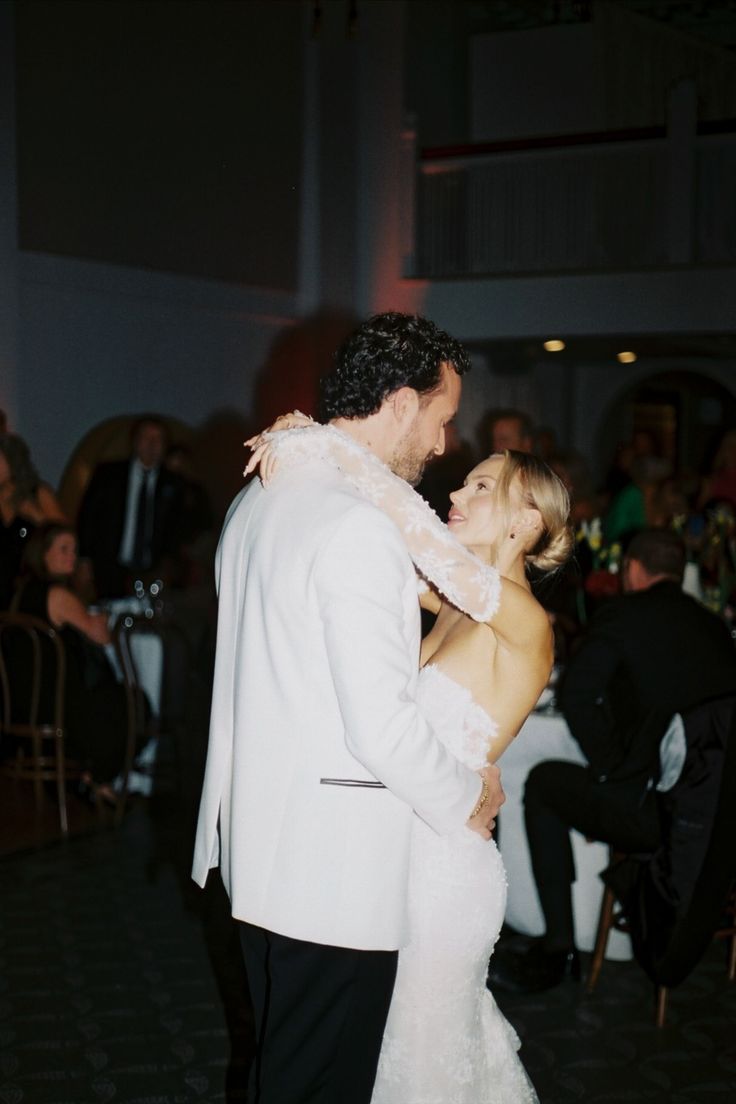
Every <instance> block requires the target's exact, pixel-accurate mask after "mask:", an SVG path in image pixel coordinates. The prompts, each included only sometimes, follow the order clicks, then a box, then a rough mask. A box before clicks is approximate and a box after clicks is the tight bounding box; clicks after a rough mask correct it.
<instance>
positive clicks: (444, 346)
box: [319, 311, 470, 422]
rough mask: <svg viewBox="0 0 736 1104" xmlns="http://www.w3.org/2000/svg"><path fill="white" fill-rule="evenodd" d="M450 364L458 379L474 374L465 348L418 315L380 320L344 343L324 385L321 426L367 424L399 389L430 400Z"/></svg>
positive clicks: (373, 320)
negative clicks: (343, 421) (338, 421)
mask: <svg viewBox="0 0 736 1104" xmlns="http://www.w3.org/2000/svg"><path fill="white" fill-rule="evenodd" d="M445 362H447V363H449V364H451V365H452V367H453V368H454V369H455V371H456V372H457V373H458V375H462V374H463V373H464V372H467V371H468V369H469V368H470V359H469V357H468V354H467V353H466V351H465V349H463V347H462V345H461V344H460V342H459V341H456V340H455V338H454V337H450V335H449V334H447V333H445V332H444V330H440V329H438V327H437V326H435V324H434V322H430V321H429V319H428V318H421V317H420V316H419V315H418V314H399V313H398V312H396V311H389V312H388V313H386V314H376V315H374V317H373V318H369V319H368V321H367V322H364V323H363V324H362V325H361V326H359V327H358V329H357V330H355V332H354V333H352V334H351V335H350V336H349V337H348V338H347V339H346V340H345V341H344V342H343V343H342V345H341V346H340V347H339V349H338V350H337V352H336V353H335V359H334V365H333V369H332V371H331V372H330V374H329V375H327V376H324V377H323V378H322V380H321V381H320V409H319V417H320V421H323V422H328V421H329V420H330V419H331V418H367V417H368V415H370V414H375V413H376V412H377V410H378V409H379V408H380V406H381V403H382V402H383V400H384V399H385V398H387V396H388V395H391V394H392V393H393V392H394V391H398V390H399V388H400V387H412V388H413V389H414V390H415V391H418V392H419V393H420V395H428V394H431V393H432V392H433V391H435V390H436V389H437V388H438V387H439V385H440V382H441V379H442V371H441V366H442V364H444V363H445Z"/></svg>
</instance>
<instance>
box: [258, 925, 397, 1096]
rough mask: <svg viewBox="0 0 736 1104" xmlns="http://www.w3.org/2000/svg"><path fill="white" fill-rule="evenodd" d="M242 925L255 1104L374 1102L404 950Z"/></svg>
mask: <svg viewBox="0 0 736 1104" xmlns="http://www.w3.org/2000/svg"><path fill="white" fill-rule="evenodd" d="M239 927H240V939H241V943H242V945H243V953H244V955H245V965H246V969H247V971H248V983H249V985H250V991H251V997H252V1000H253V1007H254V1013H255V1020H256V1031H257V1034H258V1055H257V1058H256V1061H255V1062H254V1064H253V1068H252V1071H251V1078H250V1085H249V1098H248V1099H249V1104H369V1102H370V1099H371V1094H372V1091H373V1082H374V1080H375V1076H376V1067H377V1064H378V1056H379V1053H380V1050H381V1039H382V1038H383V1029H384V1026H385V1024H386V1017H387V1015H388V1009H389V1005H390V1003H391V994H392V992H393V987H394V979H395V977H396V964H397V960H398V952H397V951H356V950H351V949H349V948H345V947H328V946H323V945H321V944H319V943H304V942H302V941H301V940H298V939H289V938H288V937H287V936H284V935H277V934H275V933H274V932H270V931H266V930H264V929H263V928H256V927H253V926H252V925H251V924H244V923H241V924H240V925H239Z"/></svg>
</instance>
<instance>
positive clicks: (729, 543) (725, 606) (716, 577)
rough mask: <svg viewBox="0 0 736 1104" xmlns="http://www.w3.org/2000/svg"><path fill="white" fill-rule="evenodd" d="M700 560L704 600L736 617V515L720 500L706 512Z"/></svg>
mask: <svg viewBox="0 0 736 1104" xmlns="http://www.w3.org/2000/svg"><path fill="white" fill-rule="evenodd" d="M698 562H699V567H700V580H701V584H702V587H703V601H704V602H705V604H706V605H707V606H708V607H709V608H710V609H712V610H714V611H715V612H716V613H720V614H721V615H722V616H723V617H725V618H726V620H727V621H729V622H733V621H734V619H735V618H736V608H735V607H736V516H735V515H734V511H733V508H732V507H731V506H730V505H729V504H728V503H725V502H719V503H718V504H717V505H716V506H714V507H713V509H710V510H708V511H707V512H706V521H705V528H704V530H703V534H702V537H701V540H700V549H699V556H698Z"/></svg>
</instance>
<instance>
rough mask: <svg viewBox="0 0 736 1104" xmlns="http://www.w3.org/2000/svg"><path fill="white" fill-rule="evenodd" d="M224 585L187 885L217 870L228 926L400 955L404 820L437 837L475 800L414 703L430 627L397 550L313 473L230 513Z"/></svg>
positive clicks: (342, 486) (366, 511) (330, 472)
mask: <svg viewBox="0 0 736 1104" xmlns="http://www.w3.org/2000/svg"><path fill="white" fill-rule="evenodd" d="M217 579H218V591H219V615H218V630H217V653H216V663H215V676H214V687H213V702H212V716H211V722H210V737H209V749H208V756H207V767H206V772H205V779H204V787H203V793H202V801H201V807H200V812H199V823H198V828H197V839H196V845H195V855H194V867H193V871H192V876H193V878H194V879H195V881H196V882H198V883H199V884H200V885H204V882H205V880H206V878H207V871H208V869H209V868H210V867H213V866H216V865H217V864H218V862H219V864H220V867H221V872H222V877H223V881H224V883H225V887H226V889H227V891H228V894H229V896H230V900H231V904H232V911H233V915H234V916H235V917H236V918H238V919H240V920H246V921H249V922H250V923H252V924H256V925H258V926H260V927H264V928H267V929H269V930H271V931H276V932H279V933H281V934H283V935H287V936H291V937H293V938H298V939H303V940H308V941H310V942H315V943H323V944H331V945H334V946H345V947H355V948H363V949H386V950H391V949H395V948H398V947H400V946H402V945H403V944H404V943H405V941H406V938H407V925H406V890H407V874H408V862H409V838H410V824H411V816H412V809H414V810H416V812H417V813H418V814H419V815H420V816H421V817H423V819H424V820H426V821H427V823H429V824H430V825H431V826H432V827H433V828H435V829H436V830H437V831H438V832H440V833H444V832H448V831H451V830H453V829H457V828H458V827H460V826H461V825H462V824H464V822H465V821H466V819H467V817H468V815H469V813H470V811H471V809H472V808H473V805H474V803H475V802H476V800H477V798H478V796H479V792H480V782H479V779H478V776H477V775H476V774H475V773H474V772H472V771H470V770H468V769H467V768H466V767H464V766H463V765H462V764H460V763H459V762H458V760H456V759H455V758H454V756H452V755H451V754H450V753H449V752H448V751H447V750H446V749H445V748H444V746H443V745H442V744H441V743H440V742H439V740H438V739H437V737H436V736H435V735H434V734H433V732H432V731H431V729H430V727H429V725H428V723H427V721H426V720H425V719H424V718H423V717H422V715H421V714H420V713H419V710H418V709H417V706H416V704H415V691H416V682H417V676H418V660H419V644H420V618H419V608H418V603H417V588H416V579H415V574H414V569H413V567H412V564H411V561H410V560H409V557H408V555H407V552H406V549H405V547H404V544H403V541H402V539H401V536H400V534H399V532H398V530H397V529H396V528H395V526H394V525H393V523H392V522H391V521H389V519H388V518H387V517H386V516H385V515H384V514H383V513H382V512H381V511H379V510H378V509H376V508H375V507H374V506H371V505H370V504H368V503H367V502H366V501H365V500H364V499H362V498H361V497H359V495H358V494H357V492H355V491H353V490H352V488H350V487H349V486H348V484H347V483H346V482H345V481H344V479H343V478H342V477H341V476H340V475H339V473H338V472H336V471H335V470H334V469H332V468H328V467H327V466H326V465H324V464H323V463H321V462H319V461H316V462H315V463H310V464H309V465H306V466H303V467H302V468H299V469H297V470H292V471H285V472H283V473H281V474H279V475H277V477H276V478H275V479H274V481H273V483H272V484H271V486H270V487H269V489H268V490H266V491H264V490H263V489H262V487H261V486H260V483H259V482H258V481H257V480H256V481H254V483H253V484H251V486H250V487H249V488H247V489H246V490H245V491H243V492H241V494H240V495H239V496H238V497H237V498H236V499H235V501H234V502H233V504H232V506H231V507H230V511H229V513H228V516H227V518H226V521H225V526H224V529H223V532H222V536H221V538H220V544H219V548H218V554H217ZM384 787H385V788H384ZM218 822H219V841H218Z"/></svg>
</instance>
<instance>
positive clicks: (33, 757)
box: [0, 612, 83, 836]
mask: <svg viewBox="0 0 736 1104" xmlns="http://www.w3.org/2000/svg"><path fill="white" fill-rule="evenodd" d="M24 659H25V660H28V661H29V665H28V667H27V671H26V674H27V677H26V676H25V675H24V676H23V677H21V675H20V671H21V667H20V663H22V662H24ZM65 670H66V656H65V651H64V643H63V641H62V639H61V636H60V634H59V633H58V632H57V631H56V629H54V628H53V627H52V626H51V625H49V624H47V623H46V622H45V621H42V620H40V619H39V618H37V617H32V616H30V615H28V614H21V613H7V612H3V613H0V693H1V694H2V714H1V719H0V734H1V738H2V739H3V741H5V740H6V739H7V740H9V741H11V742H12V743H14V744H15V745H16V746H15V748H14V750H13V752H12V754H11V756H10V757H9V759H8V760H7V761H6V762H4V763H3V764H2V767H1V768H0V769H2V772H3V774H5V775H8V776H10V777H11V778H13V779H15V780H16V781H31V782H33V790H34V795H35V801H36V809H37V812H39V813H40V811H41V808H42V806H43V804H44V799H45V786H44V783H46V782H55V783H56V794H57V800H58V807H59V824H60V827H61V832H62V835H63V836H66V835H68V833H69V820H68V815H67V804H66V783H67V782H68V781H72V780H75V779H80V778H81V777H82V774H83V768H82V765H81V764H80V763H78V762H76V761H75V760H72V759H69V758H67V756H66V753H65V748H64V740H65V730H64V678H65ZM44 689H45V690H46V693H45V694H44ZM44 699H45V700H44Z"/></svg>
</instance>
